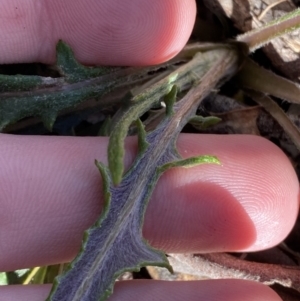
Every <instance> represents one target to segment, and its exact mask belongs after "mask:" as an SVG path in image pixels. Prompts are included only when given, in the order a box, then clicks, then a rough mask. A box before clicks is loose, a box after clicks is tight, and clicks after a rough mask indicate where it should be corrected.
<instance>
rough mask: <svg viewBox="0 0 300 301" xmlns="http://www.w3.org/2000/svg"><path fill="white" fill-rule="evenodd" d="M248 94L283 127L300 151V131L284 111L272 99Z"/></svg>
mask: <svg viewBox="0 0 300 301" xmlns="http://www.w3.org/2000/svg"><path fill="white" fill-rule="evenodd" d="M247 94H248V95H249V96H250V97H252V98H253V100H254V101H255V102H257V103H258V104H260V105H261V106H263V107H264V109H265V110H266V111H267V112H268V113H270V114H271V115H272V116H273V118H275V119H276V121H277V122H278V123H279V124H280V125H281V126H282V127H283V129H284V130H285V132H286V134H287V135H288V136H289V137H290V138H291V140H292V141H293V142H294V143H295V145H296V147H297V148H298V150H300V131H299V130H298V128H297V127H296V126H295V125H294V123H293V122H292V121H291V120H290V119H289V117H288V116H287V115H286V114H285V113H284V111H283V110H282V109H281V108H280V107H279V105H277V104H276V103H275V102H274V101H273V100H272V99H271V98H270V97H268V96H266V95H264V94H262V93H259V92H255V91H247Z"/></svg>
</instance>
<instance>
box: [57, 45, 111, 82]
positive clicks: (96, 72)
mask: <svg viewBox="0 0 300 301" xmlns="http://www.w3.org/2000/svg"><path fill="white" fill-rule="evenodd" d="M56 51H57V61H56V64H57V67H58V69H59V70H60V72H61V74H62V75H63V76H64V77H66V79H67V81H68V82H69V83H72V82H79V81H82V80H87V79H90V78H94V77H99V76H102V75H105V74H108V73H111V72H112V71H115V70H117V68H115V67H86V66H83V65H81V64H80V63H78V61H77V60H76V58H75V56H74V53H73V51H72V49H71V48H70V46H68V45H67V44H66V43H64V42H63V41H59V42H58V43H57V46H56Z"/></svg>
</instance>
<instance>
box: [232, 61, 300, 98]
mask: <svg viewBox="0 0 300 301" xmlns="http://www.w3.org/2000/svg"><path fill="white" fill-rule="evenodd" d="M237 80H238V82H239V84H240V85H241V86H242V87H244V88H246V89H247V88H248V89H251V90H255V91H260V92H262V93H265V94H269V95H273V96H276V97H278V98H281V99H283V100H286V101H288V102H291V103H297V104H300V87H299V85H298V84H296V83H294V82H292V81H290V80H288V79H286V78H284V77H281V76H279V75H277V74H275V73H273V72H271V71H268V70H266V69H264V68H262V67H260V66H259V65H257V64H256V63H254V62H253V61H252V60H250V59H247V60H246V62H245V64H244V66H243V68H242V69H241V71H240V72H239V73H238V75H237Z"/></svg>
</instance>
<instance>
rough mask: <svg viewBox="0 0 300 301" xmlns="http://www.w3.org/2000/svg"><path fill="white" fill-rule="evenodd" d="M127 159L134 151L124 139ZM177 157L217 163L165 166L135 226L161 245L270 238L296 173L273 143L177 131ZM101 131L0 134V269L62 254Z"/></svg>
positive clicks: (87, 201) (88, 201) (96, 203)
mask: <svg viewBox="0 0 300 301" xmlns="http://www.w3.org/2000/svg"><path fill="white" fill-rule="evenodd" d="M126 148H127V159H126V160H127V166H128V164H129V163H130V162H132V160H133V158H134V156H135V153H136V140H135V139H128V140H127V141H126ZM178 148H179V151H180V152H181V154H182V155H183V156H184V157H189V156H194V155H199V154H211V155H216V156H218V157H219V159H220V160H221V162H222V165H221V166H219V165H210V164H207V165H201V166H198V167H193V168H190V169H183V168H176V169H173V170H169V171H167V172H166V173H165V174H164V175H163V176H162V178H161V179H160V180H159V182H158V185H157V187H156V189H155V191H154V193H153V196H152V198H151V201H150V204H149V207H148V209H147V212H146V216H145V224H144V229H143V233H144V236H145V238H146V239H147V240H149V241H150V243H151V244H152V245H153V246H155V247H158V248H160V249H164V250H165V251H168V252H218V251H243V250H257V249H261V248H267V247H271V246H273V245H275V244H278V243H279V242H280V241H281V240H282V239H283V238H284V237H285V236H286V235H287V234H288V232H289V231H290V230H291V228H292V226H293V224H294V222H295V219H296V216H297V212H298V189H299V188H298V180H297V177H296V175H295V172H294V170H293V168H292V166H291V164H290V163H289V161H288V159H287V158H286V157H285V156H284V154H283V153H282V151H281V150H279V149H278V148H277V147H275V146H274V145H273V144H272V143H270V142H268V141H267V140H265V139H262V138H258V137H255V136H217V135H216V136H214V135H204V136H201V135H186V134H184V135H181V136H180V138H179V140H178ZM106 149H107V139H106V138H78V137H77V138H74V137H37V136H31V137H30V136H26V137H25V136H19V137H18V136H12V135H1V136H0V163H1V173H0V175H1V179H0V208H1V211H0V254H1V257H0V270H14V269H17V268H21V267H29V266H40V265H45V264H53V263H57V262H65V261H68V260H70V259H71V258H73V257H74V256H75V255H76V253H77V252H78V250H79V248H80V244H81V239H82V234H83V231H84V230H85V229H87V228H88V227H89V226H90V225H91V224H92V223H93V222H94V221H95V220H96V218H97V217H98V215H99V213H100V210H101V199H102V188H101V179H100V176H99V172H98V170H97V169H96V167H95V166H94V159H95V158H97V159H99V160H101V161H103V162H106Z"/></svg>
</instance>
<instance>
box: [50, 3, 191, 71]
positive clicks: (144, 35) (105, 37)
mask: <svg viewBox="0 0 300 301" xmlns="http://www.w3.org/2000/svg"><path fill="white" fill-rule="evenodd" d="M51 6H52V9H53V11H54V12H53V14H56V13H57V15H58V16H59V17H57V18H58V19H59V22H58V23H57V24H56V26H57V29H56V32H57V37H56V39H57V40H58V39H62V40H64V41H66V42H67V43H69V44H70V45H71V47H72V48H73V50H74V53H75V55H76V57H77V58H78V60H79V61H80V62H82V63H84V64H88V65H90V64H102V65H131V66H143V65H154V64H158V63H161V62H163V61H166V60H168V59H170V58H172V57H173V56H175V55H176V54H177V53H178V52H179V51H180V50H181V49H182V48H183V47H184V45H185V44H186V42H187V40H188V38H189V36H190V34H191V32H192V29H193V25H194V22H195V17H196V3H195V1H194V0H164V1H162V0H155V1H148V0H127V1H125V0H115V1H111V0H102V1H95V0H89V3H88V5H86V3H85V2H84V3H83V2H82V1H73V0H72V3H69V2H68V1H64V3H62V2H61V1H59V2H58V1H53V3H52V4H51Z"/></svg>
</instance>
